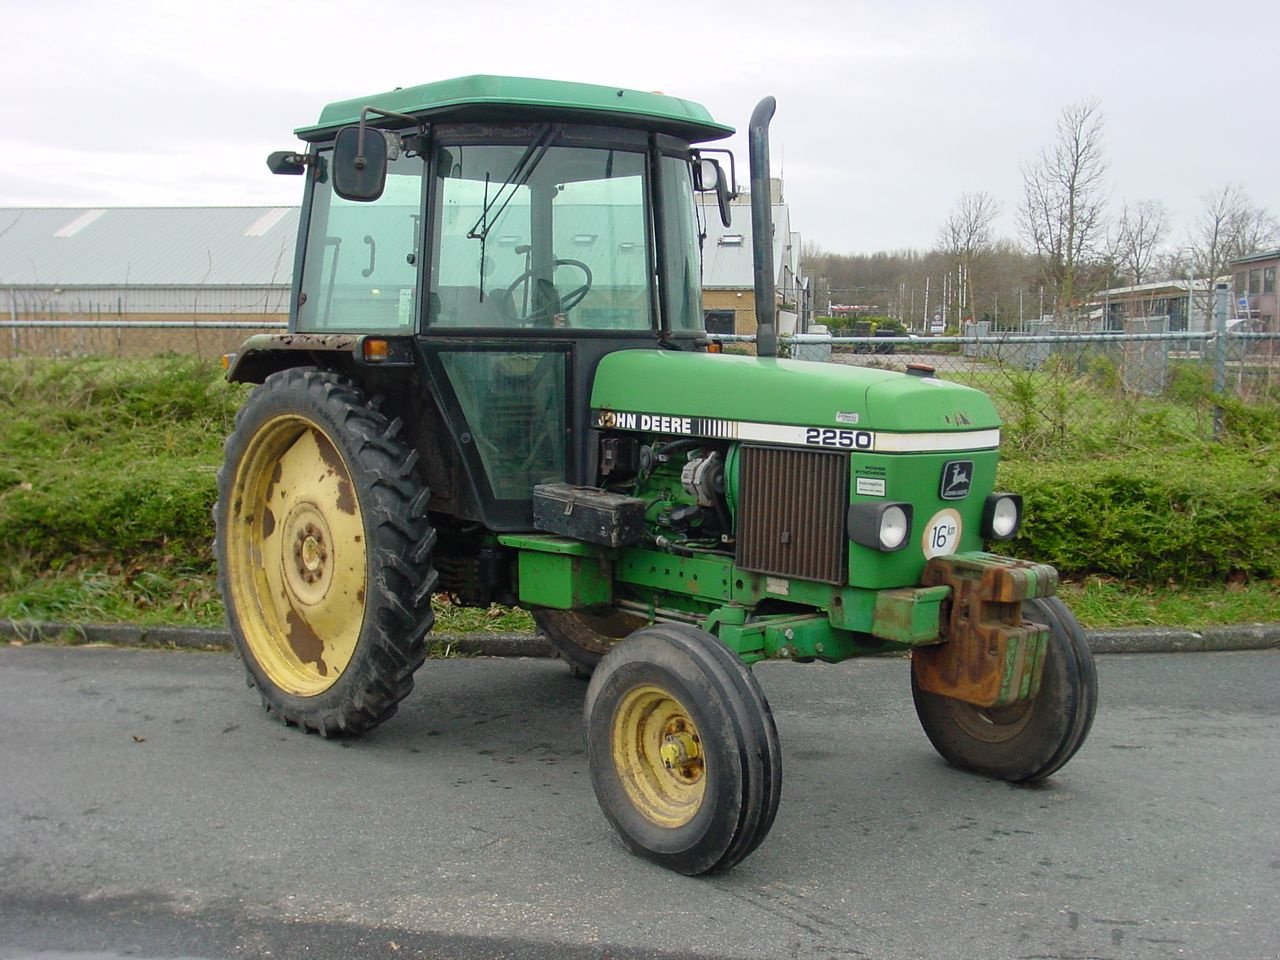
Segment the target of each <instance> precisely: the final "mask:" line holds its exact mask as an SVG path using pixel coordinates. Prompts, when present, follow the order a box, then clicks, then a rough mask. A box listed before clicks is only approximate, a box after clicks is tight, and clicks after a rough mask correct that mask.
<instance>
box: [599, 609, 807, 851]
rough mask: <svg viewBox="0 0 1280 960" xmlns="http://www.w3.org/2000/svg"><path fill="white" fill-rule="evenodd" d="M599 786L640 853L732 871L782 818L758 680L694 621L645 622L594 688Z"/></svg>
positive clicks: (774, 746)
mask: <svg viewBox="0 0 1280 960" xmlns="http://www.w3.org/2000/svg"><path fill="white" fill-rule="evenodd" d="M585 715H586V721H587V756H588V763H589V766H590V769H591V785H592V787H593V788H594V789H595V793H596V799H597V800H598V801H599V803H600V808H601V809H602V810H603V811H604V815H605V817H606V818H607V819H608V820H609V822H610V823H611V824H612V825H613V828H614V829H615V830H616V831H617V832H618V835H619V836H620V837H621V838H622V841H623V843H625V844H626V845H627V847H628V848H629V849H630V850H631V851H632V852H633V853H635V854H637V855H639V856H642V857H645V858H647V859H649V860H652V861H654V862H655V863H658V864H661V865H662V866H664V867H666V868H668V869H669V870H674V871H676V872H677V873H683V874H686V875H688V876H696V875H698V874H703V873H711V872H715V871H720V870H727V869H728V868H729V867H732V866H733V865H734V864H736V863H738V862H740V861H741V860H742V859H743V858H744V857H746V856H747V855H748V854H749V853H751V851H753V850H754V849H755V848H756V847H757V846H758V845H759V844H760V842H761V841H762V840H764V838H765V836H766V835H767V834H768V833H769V829H770V828H771V827H772V826H773V820H774V816H775V815H776V814H777V811H778V803H779V800H780V798H781V793H782V752H781V747H780V745H779V742H778V732H777V728H776V727H775V726H774V722H773V714H772V712H771V711H770V709H769V704H768V701H767V700H766V699H765V696H764V693H763V692H762V691H761V689H760V687H759V684H757V683H756V680H755V677H753V676H752V675H751V672H750V671H749V670H748V669H747V668H746V666H744V665H743V663H742V661H741V660H739V659H738V658H737V657H736V656H735V655H734V654H733V653H732V652H730V651H729V650H728V649H727V648H726V647H724V646H723V645H722V644H721V643H720V642H719V641H718V640H716V639H715V638H714V637H713V636H711V635H710V634H708V633H705V632H703V631H701V630H698V629H696V628H694V627H691V626H688V625H686V624H674V623H661V624H657V625H655V626H652V627H646V628H644V629H642V630H638V631H637V632H636V633H635V634H633V635H632V636H631V637H630V638H628V639H627V640H625V641H623V642H622V643H621V644H619V645H618V646H617V647H615V648H614V649H613V650H612V651H610V652H609V653H608V654H607V655H606V656H605V657H603V658H602V659H601V661H600V665H599V667H598V669H597V670H596V672H595V676H593V677H592V679H591V685H590V686H589V687H588V688H587V701H586V707H585Z"/></svg>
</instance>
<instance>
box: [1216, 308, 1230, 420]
mask: <svg viewBox="0 0 1280 960" xmlns="http://www.w3.org/2000/svg"><path fill="white" fill-rule="evenodd" d="M1214 294H1215V296H1214V301H1213V328H1214V330H1215V331H1216V333H1217V336H1216V337H1214V344H1215V347H1214V351H1213V395H1214V396H1215V397H1221V396H1223V395H1224V394H1225V393H1226V392H1227V310H1228V309H1229V306H1228V305H1229V302H1230V301H1229V296H1230V293H1229V290H1228V288H1227V285H1226V284H1225V283H1220V284H1218V285H1217V287H1216V289H1215V291H1214ZM1213 439H1214V440H1221V439H1222V405H1221V404H1220V403H1219V404H1215V405H1214V407H1213Z"/></svg>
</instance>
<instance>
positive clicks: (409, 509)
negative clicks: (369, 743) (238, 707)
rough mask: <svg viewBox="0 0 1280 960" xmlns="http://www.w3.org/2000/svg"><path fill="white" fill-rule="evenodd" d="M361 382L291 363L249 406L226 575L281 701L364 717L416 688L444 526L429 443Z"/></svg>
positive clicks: (242, 646)
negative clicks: (415, 439)
mask: <svg viewBox="0 0 1280 960" xmlns="http://www.w3.org/2000/svg"><path fill="white" fill-rule="evenodd" d="M399 430H400V422H399V421H398V420H396V421H389V420H388V419H387V418H386V417H385V416H383V415H382V414H381V413H380V412H378V410H376V409H375V407H374V405H372V404H371V403H370V402H369V400H368V398H367V397H366V396H365V395H364V393H363V391H361V390H360V389H359V388H358V387H357V386H356V385H355V384H353V383H352V382H351V381H349V380H347V379H346V378H344V377H341V376H339V375H337V374H335V373H332V372H329V371H325V370H318V369H315V368H297V369H289V370H283V371H280V372H278V373H274V374H272V375H271V376H269V377H268V378H267V379H266V380H265V381H264V382H263V383H262V384H261V385H260V386H259V387H257V388H256V389H255V390H254V391H253V393H252V394H251V395H250V397H249V399H248V401H247V402H246V403H245V405H244V407H243V408H242V409H241V411H240V412H239V414H238V415H237V417H236V426H235V429H234V431H233V432H232V434H231V436H230V437H229V438H228V439H227V442H226V445H225V456H224V461H223V466H222V469H221V470H220V471H219V473H218V503H217V506H216V507H215V508H214V518H215V523H216V527H217V536H216V540H215V552H216V554H217V558H218V586H219V589H220V590H221V592H222V598H223V602H224V604H225V606H226V610H227V619H228V623H229V626H230V628H231V633H232V636H233V638H234V640H235V643H236V647H237V649H238V650H239V652H240V656H241V658H242V659H243V660H244V664H245V667H246V669H247V671H248V677H249V683H250V685H251V686H254V687H256V688H257V689H258V691H259V693H260V694H261V696H262V701H263V704H264V705H265V706H266V709H267V711H268V712H269V713H270V714H271V715H273V716H275V717H276V718H278V719H279V720H282V721H283V722H285V723H289V724H297V725H298V726H301V727H303V728H305V729H307V730H312V731H315V732H317V733H320V734H322V735H324V736H331V735H335V734H357V733H362V732H364V731H366V730H368V729H370V728H372V727H374V726H376V725H378V724H379V723H382V722H383V721H384V720H386V719H387V718H388V717H390V716H391V715H392V714H394V713H395V711H396V708H397V705H398V704H399V702H400V701H401V700H403V699H404V698H405V697H406V696H407V695H408V694H409V691H410V690H412V689H413V672H414V670H416V669H417V668H418V667H419V666H420V665H421V664H422V662H423V660H424V659H425V657H426V639H425V637H426V633H427V631H428V630H429V629H430V626H431V622H432V614H431V590H432V588H433V586H434V584H435V581H436V574H435V570H434V568H433V567H432V563H431V553H432V548H433V546H434V543H435V532H434V531H433V530H432V528H431V526H430V525H429V524H428V523H427V520H426V503H427V489H426V487H425V486H423V484H422V483H421V481H420V480H419V479H418V477H417V470H416V463H417V454H416V452H414V451H411V450H410V449H409V448H408V447H406V446H405V445H404V444H403V443H402V442H401V441H400V440H399V439H398V434H399Z"/></svg>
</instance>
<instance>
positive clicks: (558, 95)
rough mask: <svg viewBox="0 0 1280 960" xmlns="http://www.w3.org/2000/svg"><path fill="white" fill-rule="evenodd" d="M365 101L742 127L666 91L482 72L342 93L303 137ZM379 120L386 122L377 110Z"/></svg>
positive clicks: (321, 132) (460, 117)
mask: <svg viewBox="0 0 1280 960" xmlns="http://www.w3.org/2000/svg"><path fill="white" fill-rule="evenodd" d="M365 107H377V108H379V109H381V110H390V111H392V112H395V113H405V114H409V115H411V116H415V117H421V118H422V119H423V120H426V121H431V122H435V121H455V122H465V121H468V120H486V121H494V120H530V119H546V120H566V121H570V122H578V123H602V124H608V125H612V126H626V127H640V128H643V129H648V130H656V131H658V132H660V133H669V134H671V135H672V136H676V137H680V138H682V139H685V140H688V141H689V142H691V143H696V142H700V141H704V140H719V139H721V138H722V137H727V136H730V135H731V134H732V133H733V132H734V131H733V127H728V126H725V125H724V124H721V123H716V122H715V121H714V120H712V119H711V114H710V113H708V112H707V109H706V107H704V106H702V105H701V104H698V103H694V102H693V101H691V100H681V99H680V98H678V97H669V96H666V95H665V94H661V93H645V92H643V91H639V90H626V89H623V88H622V87H603V86H598V85H596V84H591V83H569V82H567V81H563V80H537V79H532V78H529V77H495V76H488V75H482V74H477V75H474V76H470V77H456V78H454V79H452V80H440V81H437V82H436V83H424V84H422V85H420V86H416V87H400V88H398V89H395V90H389V91H387V92H385V93H377V94H373V95H371V96H367V97H359V98H356V99H354V100H340V101H338V102H336V103H331V104H329V105H328V106H327V107H325V108H324V109H323V110H322V111H321V112H320V120H319V122H317V123H316V124H315V125H313V126H308V127H300V128H298V129H297V130H296V131H295V133H297V135H298V136H299V137H301V138H302V139H303V140H321V139H325V138H326V137H327V136H328V135H330V134H332V133H333V132H334V131H336V130H337V129H338V128H340V127H345V126H347V125H349V124H353V123H358V122H359V121H360V111H361V110H363V109H364V108H365ZM371 120H372V121H373V122H374V123H378V118H377V116H376V115H374V116H373V117H371Z"/></svg>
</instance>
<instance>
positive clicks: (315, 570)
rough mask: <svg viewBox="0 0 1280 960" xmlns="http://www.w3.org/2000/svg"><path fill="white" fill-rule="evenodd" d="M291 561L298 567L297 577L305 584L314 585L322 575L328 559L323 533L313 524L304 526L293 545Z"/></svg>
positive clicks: (327, 549)
mask: <svg viewBox="0 0 1280 960" xmlns="http://www.w3.org/2000/svg"><path fill="white" fill-rule="evenodd" d="M293 559H294V562H295V563H296V564H297V565H298V575H299V576H300V577H302V579H303V580H304V581H306V582H307V583H315V582H316V581H317V580H319V579H320V578H321V577H322V576H323V575H324V564H325V561H326V560H328V559H329V548H328V547H327V546H325V542H324V532H323V531H321V530H320V528H319V527H317V526H316V525H315V524H314V523H307V524H304V525H303V527H302V529H300V530H299V531H298V533H297V537H296V539H295V540H294V544H293Z"/></svg>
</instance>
